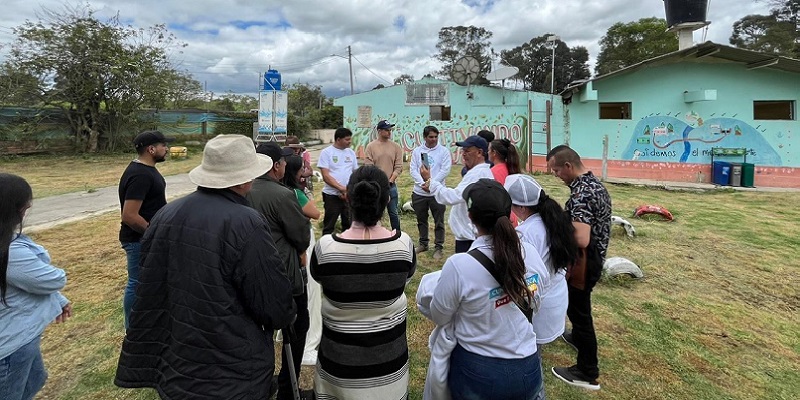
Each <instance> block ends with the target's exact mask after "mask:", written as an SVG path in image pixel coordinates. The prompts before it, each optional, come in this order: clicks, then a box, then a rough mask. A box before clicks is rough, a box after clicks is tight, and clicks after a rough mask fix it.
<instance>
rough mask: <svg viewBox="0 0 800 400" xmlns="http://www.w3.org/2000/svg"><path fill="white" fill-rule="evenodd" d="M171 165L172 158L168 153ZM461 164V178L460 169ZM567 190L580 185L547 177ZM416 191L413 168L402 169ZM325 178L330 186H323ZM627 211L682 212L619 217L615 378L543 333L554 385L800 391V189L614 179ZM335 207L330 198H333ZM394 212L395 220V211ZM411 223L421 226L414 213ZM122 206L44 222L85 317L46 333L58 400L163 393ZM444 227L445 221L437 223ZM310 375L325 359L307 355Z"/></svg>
mask: <svg viewBox="0 0 800 400" xmlns="http://www.w3.org/2000/svg"><path fill="white" fill-rule="evenodd" d="M165 165H166V164H165ZM458 179H459V178H458V171H455V168H454V171H453V173H452V174H451V177H450V178H449V182H451V183H456V182H458ZM537 179H538V180H539V181H540V182H541V183H542V184H543V186H544V187H545V189H546V190H547V192H548V193H549V194H550V195H551V196H553V197H554V198H556V199H557V200H558V201H560V202H563V201H564V200H566V198H567V196H568V191H567V189H566V188H565V187H564V185H563V184H561V182H559V181H557V180H555V179H554V178H552V177H549V176H537ZM399 185H400V193H401V199H402V198H405V199H409V198H410V194H411V185H410V178H409V177H408V176H407V175H404V176H402V178H401V179H400V181H399ZM317 186H318V187H317V191H319V190H320V189H321V185H317ZM609 191H610V192H611V196H612V199H613V202H614V214H615V215H619V216H623V217H629V216H630V214H631V213H632V212H633V209H634V208H635V207H637V206H639V205H641V204H660V205H662V206H665V207H667V208H668V209H670V211H672V212H673V214H675V216H676V221H675V222H672V223H665V222H655V221H644V220H638V219H634V218H630V219H629V220H630V221H631V222H632V223H633V224H634V225H635V226H636V229H637V233H638V236H637V237H636V238H633V239H631V238H627V237H626V236H624V234H623V232H622V230H621V229H620V228H615V229H614V230H613V237H612V241H611V246H610V249H609V256H623V257H626V258H629V259H631V260H632V261H634V262H636V263H637V264H639V265H640V266H641V267H642V269H643V270H644V273H645V278H644V279H642V280H638V281H637V280H632V279H629V278H625V277H617V278H612V279H609V278H604V279H603V280H602V281H601V282H600V284H599V285H598V286H597V288H596V289H595V292H594V296H593V304H594V316H595V323H596V328H597V332H598V341H599V353H600V368H601V373H602V376H601V378H600V380H601V384H602V387H603V388H602V390H600V391H599V392H596V393H590V392H586V391H583V390H580V389H574V388H572V387H569V386H567V385H565V384H563V383H561V382H560V381H558V380H557V379H556V378H555V377H554V376H553V375H552V374H551V373H550V368H551V367H553V366H558V365H569V364H571V363H573V362H574V359H575V352H574V351H573V350H572V349H571V348H570V347H569V346H567V345H566V344H564V343H563V341H561V340H558V341H556V342H554V343H551V344H548V345H545V346H542V348H541V353H542V357H543V368H544V372H545V373H544V378H545V387H546V390H547V395H548V397H549V398H553V399H556V398H557V399H587V398H593V399H633V398H635V399H750V398H757V399H793V398H795V397H796V394H797V393H800V372H799V371H798V368H797V366H798V365H800V335H798V332H800V320H799V319H798V318H797V311H798V309H799V308H800V302H799V301H798V299H799V297H798V287H800V279H798V278H797V276H798V272H799V271H798V268H800V267H799V266H798V263H797V261H796V260H797V256H798V251H797V249H798V248H800V224H798V221H800V209H796V208H790V207H786V206H784V205H785V204H799V203H800V194H797V193H780V194H773V193H751V192H748V193H732V192H725V191H722V192H714V193H696V192H674V191H665V190H658V189H646V188H639V187H633V186H626V185H610V186H609ZM320 206H321V205H320ZM386 223H388V221H387V222H386ZM401 224H402V228H403V229H404V230H405V231H406V232H408V233H409V234H410V235H411V236H412V237H414V238H416V237H417V231H416V221H415V218H414V216H413V214H403V215H402V216H401ZM117 229H118V221H117V216H116V215H113V214H109V215H107V216H103V217H100V218H96V219H93V220H90V221H83V222H79V223H75V224H71V225H67V226H63V227H59V228H55V229H51V230H48V231H44V232H41V233H40V234H37V235H36V240H37V241H38V242H39V243H40V244H42V245H44V246H45V247H46V248H48V250H50V252H51V255H52V256H53V260H55V262H56V264H57V265H59V266H62V267H65V268H66V269H67V272H68V274H69V283H68V285H67V288H66V295H67V296H68V297H69V298H70V299H71V300H72V301H73V302H74V304H75V310H76V316H75V318H74V319H73V320H71V321H69V323H67V324H64V325H59V326H52V327H50V328H48V330H47V331H46V335H45V338H44V340H43V350H44V353H45V363H46V364H47V366H48V368H49V370H50V379H49V381H48V383H47V385H46V386H45V389H44V391H43V393H42V396H43V397H42V398H45V399H87V398H88V399H109V398H119V399H155V398H156V397H157V396H156V394H155V392H153V391H152V390H122V389H117V388H115V387H114V386H113V376H114V370H115V367H116V361H117V357H118V353H119V346H120V343H121V341H122V310H121V308H122V307H121V298H122V291H123V286H124V284H125V279H126V273H125V258H124V252H123V251H122V249H120V248H119V243H118V242H117V240H116V238H117ZM431 229H432V227H431ZM452 250H453V238H452V236H451V235H449V232H448V238H447V241H446V243H445V253H446V254H445V255H450V253H452ZM431 253H432V252H428V253H426V254H421V255H420V256H419V257H418V269H417V274H416V275H415V276H414V277H413V279H412V282H411V283H410V284H409V286H408V288H407V289H406V295H407V296H408V298H409V302H410V303H412V304H410V305H409V316H408V341H409V346H410V349H411V388H410V392H411V398H412V399H420V398H421V397H422V388H423V385H424V379H425V372H426V368H427V362H428V356H429V354H428V350H427V341H428V334H429V333H430V331H431V329H432V325H431V323H430V322H429V321H427V320H426V319H425V318H424V317H423V316H422V315H421V314H420V313H419V311H418V310H417V309H416V306H415V305H414V304H413V302H414V297H415V294H416V287H417V285H418V284H419V280H420V278H421V276H422V275H423V274H424V273H427V272H431V271H435V270H437V269H439V268H441V264H442V262H436V261H434V260H433V258H432V257H431ZM303 370H304V373H303V378H302V379H301V381H302V383H303V386H304V387H310V386H311V383H312V382H311V379H312V375H313V369H312V368H308V367H304V368H303Z"/></svg>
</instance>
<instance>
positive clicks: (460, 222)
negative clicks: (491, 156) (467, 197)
mask: <svg viewBox="0 0 800 400" xmlns="http://www.w3.org/2000/svg"><path fill="white" fill-rule="evenodd" d="M483 178H487V179H494V175H492V170H491V169H489V164H486V163H483V164H478V165H476V166H474V167H472V169H470V170H469V171H467V174H466V175H464V177H463V178H461V182H460V183H459V184H458V186H456V187H454V188H452V189H451V188H448V187H446V186H445V185H444V184H443V183H442V182H438V181H434V180H433V179H431V187H430V189H431V193H433V195H434V196H435V198H436V202H437V203H439V204H444V205H448V206H452V207H451V208H450V217H448V219H447V223H448V224H449V225H450V230H451V231H452V232H453V236H455V237H456V240H475V234H476V233H477V232H476V231H475V226H474V225H472V222H471V221H470V220H469V210H467V202H466V201H464V197H462V194H463V193H464V190H466V189H467V186H469V185H471V184H473V183H475V182H477V181H478V180H479V179H483Z"/></svg>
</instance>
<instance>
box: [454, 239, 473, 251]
mask: <svg viewBox="0 0 800 400" xmlns="http://www.w3.org/2000/svg"><path fill="white" fill-rule="evenodd" d="M472 242H474V240H456V251H455V252H456V253H466V252H468V251H469V246H472Z"/></svg>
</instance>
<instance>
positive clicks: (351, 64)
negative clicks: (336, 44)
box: [347, 46, 353, 95]
mask: <svg viewBox="0 0 800 400" xmlns="http://www.w3.org/2000/svg"><path fill="white" fill-rule="evenodd" d="M347 62H348V63H349V64H350V95H352V94H353V52H352V51H351V49H350V46H347Z"/></svg>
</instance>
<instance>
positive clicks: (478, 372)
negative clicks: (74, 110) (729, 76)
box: [0, 121, 611, 399]
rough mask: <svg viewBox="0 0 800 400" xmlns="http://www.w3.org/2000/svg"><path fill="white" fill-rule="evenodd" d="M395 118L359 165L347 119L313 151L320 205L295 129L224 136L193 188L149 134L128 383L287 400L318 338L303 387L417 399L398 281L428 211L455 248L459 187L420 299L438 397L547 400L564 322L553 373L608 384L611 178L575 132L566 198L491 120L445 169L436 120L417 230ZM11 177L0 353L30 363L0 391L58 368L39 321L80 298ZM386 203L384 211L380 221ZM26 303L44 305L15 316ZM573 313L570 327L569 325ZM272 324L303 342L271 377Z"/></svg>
mask: <svg viewBox="0 0 800 400" xmlns="http://www.w3.org/2000/svg"><path fill="white" fill-rule="evenodd" d="M393 127H394V125H392V124H390V123H388V122H387V121H380V122H379V123H378V125H377V126H376V131H377V138H376V139H375V140H374V141H372V142H371V143H370V144H369V145H368V146H367V148H366V149H365V160H364V165H363V166H359V165H358V160H357V157H356V154H355V152H354V151H353V150H352V149H351V148H350V144H351V139H352V132H351V131H350V130H349V129H347V128H339V129H337V130H336V131H335V134H334V142H333V144H332V145H331V146H329V147H327V148H326V149H324V150H323V151H322V152H321V154H320V156H319V159H318V162H317V167H318V168H319V171H320V172H321V175H322V177H323V181H324V187H323V188H322V200H323V205H324V212H321V211H320V210H319V209H318V208H317V206H316V202H315V201H314V198H313V196H312V194H311V192H310V191H309V190H308V187H307V185H308V183H310V180H309V179H308V177H309V176H310V167H311V166H310V160H308V159H304V158H303V156H302V152H301V151H297V149H300V147H301V146H299V143H288V144H289V145H290V146H287V147H281V146H279V145H278V144H276V143H265V144H261V145H259V146H258V147H256V146H254V145H253V142H252V141H251V140H250V139H249V138H247V137H245V136H240V135H220V136H217V137H215V138H213V139H211V140H210V141H209V142H208V143H207V144H206V146H205V148H204V150H203V161H202V163H201V164H200V165H199V166H198V167H197V168H195V169H193V170H192V171H191V172H190V173H189V179H190V180H191V181H192V182H193V183H194V184H196V185H197V190H196V191H195V192H193V193H191V194H189V195H187V196H185V197H183V198H181V199H178V200H175V201H173V202H170V203H167V201H166V195H165V181H164V178H163V177H162V176H161V175H160V174H159V173H158V171H157V169H156V168H155V165H156V163H158V162H160V161H163V160H164V159H165V157H166V154H167V152H168V144H169V143H170V142H171V141H172V139H171V138H167V137H165V136H164V135H163V134H162V133H161V132H158V131H146V132H142V133H141V134H139V135H138V136H137V137H136V138H135V139H134V147H135V148H136V150H137V154H138V155H137V158H136V159H135V160H134V161H132V162H131V163H130V165H129V166H128V167H127V169H126V171H125V172H124V174H123V176H122V178H121V180H120V186H119V196H120V204H121V209H122V211H121V216H122V223H121V227H120V238H119V239H120V243H121V245H122V247H123V249H125V252H126V255H127V264H128V278H129V279H128V283H127V286H126V288H125V293H124V296H123V309H124V321H125V328H126V335H125V339H124V342H123V345H122V351H121V354H120V358H119V364H118V368H117V372H116V377H115V380H114V382H115V384H116V385H118V386H121V387H129V388H134V387H152V388H155V389H156V390H157V391H158V393H159V395H160V396H161V397H162V398H175V399H177V398H198V399H202V398H209V399H210V398H269V397H270V396H272V395H273V394H274V393H275V392H277V398H278V399H291V398H293V396H294V394H295V391H298V388H297V384H296V382H297V378H298V376H299V372H300V369H299V365H301V363H303V354H304V353H306V355H308V353H309V349H316V350H317V353H315V356H316V357H315V358H316V367H317V368H316V373H315V377H314V391H313V393H310V392H299V395H300V397H301V398H313V396H316V397H317V398H323V399H325V398H327V399H337V398H338V399H379V398H381V399H382V398H406V397H407V394H408V384H409V351H408V344H407V338H406V326H407V324H406V315H407V299H406V296H405V288H406V285H407V284H408V282H409V281H410V279H411V277H412V276H413V274H414V272H415V270H416V263H417V254H419V253H421V252H426V251H428V250H429V246H430V239H429V235H428V216H429V213H430V214H432V216H433V219H434V224H435V226H434V244H433V249H434V253H433V258H434V259H436V260H438V259H441V258H443V257H444V253H443V250H444V246H445V243H444V236H445V233H444V221H443V220H444V212H445V209H446V206H448V205H449V206H451V211H450V219H449V225H450V229H452V231H453V234H454V236H455V243H454V245H455V246H454V250H455V253H456V254H454V255H453V256H451V257H449V258H448V259H447V260H446V261H445V262H444V266H443V267H442V269H441V271H437V272H436V273H434V274H429V275H426V276H425V277H423V279H422V283H421V284H420V287H419V288H418V291H417V299H416V300H417V304H418V306H419V309H420V310H421V311H422V313H423V314H424V315H425V316H426V317H428V318H430V319H431V320H432V321H433V322H434V323H435V324H436V326H437V328H436V330H435V331H434V332H433V333H432V335H431V338H430V345H431V360H430V365H429V371H428V379H427V380H426V388H425V395H426V398H431V399H438V398H446V397H449V398H453V399H492V398H508V399H513V398H520V399H535V398H544V385H543V381H542V370H541V361H540V352H539V347H538V346H539V345H541V344H544V343H549V342H551V341H553V340H555V339H557V338H558V337H560V336H563V338H564V340H566V341H567V342H568V343H570V344H572V345H573V346H575V347H576V348H577V350H578V357H577V359H578V361H577V364H576V365H573V366H571V367H564V368H562V367H556V368H554V369H553V373H554V374H555V376H557V377H558V378H560V379H562V380H564V381H565V382H567V383H570V384H573V385H577V386H581V387H584V388H589V389H599V383H598V382H597V377H598V376H599V370H598V365H597V364H598V363H597V343H596V338H595V333H594V327H593V322H592V316H591V300H590V299H591V290H592V287H593V286H594V283H596V281H597V279H598V278H599V269H598V262H599V263H600V264H599V266H600V267H601V266H602V260H603V259H604V257H605V252H606V249H607V246H608V238H609V229H610V216H611V202H610V198H609V196H608V193H607V191H606V190H605V188H604V187H603V186H602V184H601V183H600V181H599V180H598V179H597V178H596V177H594V176H593V175H592V173H591V172H590V171H587V170H585V169H584V167H583V164H582V163H581V160H580V157H579V156H578V154H577V153H576V152H575V151H574V150H572V149H571V148H569V147H567V146H558V147H556V148H554V149H553V150H552V151H550V153H549V154H548V155H547V162H548V167H549V168H550V169H551V170H552V171H553V173H554V174H555V175H556V176H558V177H559V178H561V179H562V180H563V181H564V182H565V183H566V184H567V185H568V186H569V187H570V190H571V192H572V194H571V196H570V199H569V200H568V201H567V203H566V207H565V208H566V212H564V209H562V207H561V206H560V205H559V204H558V203H557V202H556V201H555V200H554V199H552V198H550V197H549V196H547V194H546V193H545V192H544V190H543V189H542V187H541V186H540V185H539V184H538V183H537V182H536V180H535V179H534V178H532V177H531V176H528V175H525V174H523V173H522V171H521V169H520V166H519V157H518V154H517V152H516V149H515V147H514V146H513V144H511V143H510V142H509V141H508V140H507V139H498V140H495V139H494V135H493V134H492V133H491V132H489V131H481V132H480V133H479V135H476V136H470V137H467V138H466V139H465V140H464V141H461V142H457V143H456V146H458V147H460V148H461V157H462V162H463V164H464V171H463V172H462V175H463V177H462V179H461V182H460V183H459V184H458V185H457V186H455V187H452V188H451V187H447V185H446V183H445V178H446V177H447V176H448V174H449V171H450V168H451V165H452V158H451V155H450V152H449V150H448V148H447V147H446V146H443V145H442V144H440V140H439V131H438V129H437V128H436V127H433V126H428V127H425V128H424V130H423V132H422V136H423V139H424V140H423V143H422V144H421V145H420V146H419V147H418V148H416V149H415V150H414V151H413V152H412V156H411V162H410V175H411V176H412V178H413V180H414V189H413V194H412V205H413V208H414V211H415V214H416V216H417V225H418V228H419V238H418V241H417V246H416V247H415V243H414V240H412V239H411V237H410V236H409V235H408V234H407V233H405V232H401V229H400V220H399V216H398V214H397V209H398V204H397V203H398V193H397V186H396V184H395V182H396V179H397V178H398V177H399V176H400V174H401V173H402V168H403V159H402V157H403V152H402V149H401V148H400V146H399V145H397V144H396V143H395V142H394V141H392V129H393ZM292 144H294V145H295V146H291V145H292ZM0 181H2V182H0V183H2V185H0V192H2V193H0V195H1V196H0V199H2V200H0V204H1V205H2V210H0V211H2V213H3V214H4V215H3V217H4V218H3V220H2V221H3V222H2V226H0V234H2V235H3V236H2V238H0V256H4V257H0V278H2V280H0V289H2V303H0V321H2V322H3V323H2V324H0V361H2V362H4V363H5V362H7V361H8V360H11V361H13V362H15V363H16V360H17V359H18V358H19V359H21V355H23V354H24V355H25V357H27V358H29V359H30V360H28V361H26V363H27V364H25V366H24V367H20V368H17V369H16V370H18V371H21V372H19V373H20V374H22V375H17V376H11V375H8V376H7V375H3V374H1V373H0V394H3V396H0V397H3V398H10V399H16V398H20V399H28V398H32V397H33V395H34V394H35V393H36V391H38V390H39V389H40V388H41V386H42V385H43V384H44V380H45V378H46V373H45V372H44V366H43V364H42V361H41V351H40V350H39V338H40V336H41V332H42V331H43V329H44V327H45V326H46V325H47V324H48V323H49V322H51V321H56V322H61V321H63V320H66V319H67V318H68V317H69V316H70V314H71V306H70V303H69V301H68V300H66V298H64V297H63V296H61V295H60V293H59V292H58V290H59V289H61V288H62V287H63V286H64V284H65V282H66V277H65V274H64V271H63V270H61V269H58V268H55V267H53V266H52V265H51V264H50V260H49V257H48V256H47V253H46V251H45V250H44V249H42V248H41V247H39V246H37V245H36V244H35V243H33V242H32V241H31V240H30V238H28V237H27V236H25V235H24V234H22V233H21V224H22V218H23V217H24V214H25V211H26V210H27V208H28V207H29V206H30V202H31V199H32V196H31V194H30V193H31V192H30V186H28V185H27V183H25V181H24V180H23V179H22V178H19V177H16V176H13V175H8V174H0ZM7 182H8V184H7ZM12 183H13V184H12ZM25 188H27V189H25ZM26 190H27V191H26ZM12 192H13V193H12ZM6 214H7V215H6ZM384 214H388V215H389V221H390V226H389V227H384V226H382V225H381V222H380V221H381V219H382V218H383V216H384ZM320 217H322V218H323V232H322V233H323V236H322V237H321V238H320V239H319V240H318V241H316V242H314V236H315V235H314V231H313V228H312V225H311V223H310V220H311V219H319V218H320ZM340 219H341V229H340V232H339V233H336V232H337V230H336V224H337V222H338V221H339V220H340ZM4 259H7V262H4V261H3V260H4ZM28 269H35V270H36V271H37V275H36V276H37V277H39V278H40V279H41V280H42V281H41V282H35V283H31V282H25V281H24V279H21V278H20V276H23V277H25V278H29V277H30V275H29V274H28V272H26V271H27V270H28ZM320 293H321V295H320ZM25 296H27V297H25ZM34 299H35V300H34ZM315 299H316V300H315ZM315 301H316V304H314V303H315ZM17 302H19V303H20V304H23V303H24V304H25V307H30V309H31V310H34V311H35V312H25V313H22V314H19V312H20V310H18V307H14V306H13V305H14V304H16V303H17ZM23 311H24V310H23ZM565 315H567V316H568V317H569V319H570V320H571V322H572V331H565ZM20 318H25V319H26V321H27V322H28V324H27V325H26V326H31V325H35V327H36V329H32V330H31V329H26V330H25V332H26V335H21V334H20V332H16V331H13V329H12V328H11V327H12V326H15V327H16V326H21V325H20V324H15V323H12V324H8V323H6V321H12V322H13V321H17V320H20ZM315 323H316V324H317V327H314V326H313V325H314V324H315ZM18 329H21V328H18ZM275 331H281V332H282V336H283V338H282V340H283V341H284V344H288V345H290V346H285V347H284V349H286V348H288V347H291V353H290V354H287V352H286V351H282V355H281V360H282V363H281V365H282V366H281V370H280V373H279V374H278V375H277V377H275V376H274V375H275V364H274V360H275V354H274V338H273V333H274V332H275ZM314 332H319V334H318V335H317V336H316V337H314V336H315V335H314ZM29 336H30V337H29ZM287 365H294V366H296V368H295V369H294V371H291V368H287ZM0 368H2V365H0ZM0 372H2V371H0ZM292 372H293V373H294V376H291V374H292ZM7 393H9V395H8V396H6V394H7ZM10 393H14V395H10Z"/></svg>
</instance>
